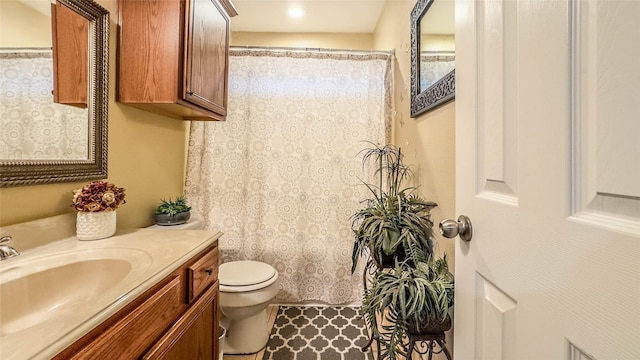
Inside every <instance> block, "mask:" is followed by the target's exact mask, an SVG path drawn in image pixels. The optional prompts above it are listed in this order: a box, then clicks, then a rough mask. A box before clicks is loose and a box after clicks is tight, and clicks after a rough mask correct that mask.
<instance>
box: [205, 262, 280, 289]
mask: <svg viewBox="0 0 640 360" xmlns="http://www.w3.org/2000/svg"><path fill="white" fill-rule="evenodd" d="M218 279H219V281H220V291H221V292H247V291H254V290H259V289H263V288H265V287H267V286H269V285H271V284H273V283H275V282H276V280H277V279H278V272H277V271H276V269H274V268H273V266H271V265H269V264H265V263H263V262H259V261H249V260H244V261H232V262H228V263H224V264H222V265H220V268H219V271H218Z"/></svg>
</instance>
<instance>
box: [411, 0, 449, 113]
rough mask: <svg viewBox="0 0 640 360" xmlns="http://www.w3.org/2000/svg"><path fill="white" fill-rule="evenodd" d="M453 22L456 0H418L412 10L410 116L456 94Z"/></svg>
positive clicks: (422, 111) (441, 102)
mask: <svg viewBox="0 0 640 360" xmlns="http://www.w3.org/2000/svg"><path fill="white" fill-rule="evenodd" d="M454 22H455V19H454V1H453V0H417V2H416V5H415V6H414V8H413V10H412V11H411V117H417V116H418V115H420V114H423V113H425V112H427V111H429V110H431V109H433V108H435V107H437V106H439V105H442V104H444V103H446V102H447V101H450V100H452V99H453V98H454V97H455V90H456V81H455V80H456V72H455V31H454Z"/></svg>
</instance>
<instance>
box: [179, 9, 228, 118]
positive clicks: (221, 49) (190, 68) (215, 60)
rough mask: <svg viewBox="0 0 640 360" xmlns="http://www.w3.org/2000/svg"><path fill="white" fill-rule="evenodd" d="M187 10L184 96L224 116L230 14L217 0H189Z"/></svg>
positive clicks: (191, 101) (225, 111)
mask: <svg viewBox="0 0 640 360" xmlns="http://www.w3.org/2000/svg"><path fill="white" fill-rule="evenodd" d="M187 12H188V13H187V19H188V20H187V21H188V23H187V24H186V26H187V31H186V42H185V43H186V46H185V58H184V59H185V61H184V87H183V91H182V96H183V99H184V100H185V101H187V102H190V103H192V104H195V105H198V106H201V107H203V108H205V109H208V110H210V111H212V112H214V113H216V114H218V115H220V116H221V117H223V118H224V116H226V114H227V110H226V109H227V77H228V72H229V71H228V68H229V67H228V58H229V54H228V51H229V46H228V39H229V16H228V15H227V13H226V12H225V11H224V10H223V8H222V7H221V5H220V4H219V3H218V1H217V0H191V1H189V2H188V8H187Z"/></svg>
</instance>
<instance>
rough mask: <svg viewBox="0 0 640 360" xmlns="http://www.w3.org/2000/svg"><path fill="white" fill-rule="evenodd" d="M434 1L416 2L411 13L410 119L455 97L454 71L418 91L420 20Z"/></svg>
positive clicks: (420, 0)
mask: <svg viewBox="0 0 640 360" xmlns="http://www.w3.org/2000/svg"><path fill="white" fill-rule="evenodd" d="M434 1H436V0H417V2H416V5H415V6H414V7H413V10H412V11H411V117H417V116H418V115H421V114H423V113H425V112H427V111H428V110H431V109H433V108H435V107H437V106H440V105H442V104H444V103H446V102H447V101H450V100H453V98H454V97H455V91H456V71H455V69H454V70H452V71H451V72H450V73H448V74H447V75H445V76H444V77H442V78H441V79H440V80H438V81H437V82H436V83H435V84H433V85H431V86H430V87H429V88H428V89H420V20H422V17H423V16H424V15H425V14H426V13H427V11H429V7H431V4H433V2H434Z"/></svg>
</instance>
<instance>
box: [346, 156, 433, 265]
mask: <svg viewBox="0 0 640 360" xmlns="http://www.w3.org/2000/svg"><path fill="white" fill-rule="evenodd" d="M369 162H374V164H375V165H376V172H375V174H376V175H377V179H378V183H377V184H370V183H366V182H364V181H363V183H364V185H365V186H366V187H367V188H368V189H369V191H370V192H371V195H372V198H370V199H367V200H365V201H364V204H365V207H364V208H362V209H360V210H358V211H357V212H356V213H355V214H354V215H353V216H352V230H353V233H354V238H355V241H354V246H353V253H352V267H351V272H352V273H353V272H354V271H355V269H356V267H357V264H358V259H359V258H360V257H361V256H363V255H364V254H365V253H366V251H367V250H368V252H369V253H370V255H371V256H372V257H373V259H374V260H375V261H376V262H377V264H378V265H379V266H380V267H381V266H382V264H383V263H384V262H385V258H390V259H391V264H393V259H399V260H401V261H404V260H409V261H410V262H412V261H414V260H413V259H418V258H424V257H425V256H426V257H428V256H430V255H432V254H433V240H432V238H433V222H432V221H431V215H430V211H431V209H433V208H434V207H436V206H437V204H436V203H434V202H431V201H426V200H423V199H421V198H420V197H419V196H418V195H417V193H416V192H417V189H416V188H415V187H402V186H403V183H404V182H405V180H407V179H408V177H409V176H410V175H411V169H410V168H409V167H408V166H407V165H405V164H403V162H402V152H401V151H400V149H399V148H396V147H394V146H392V145H385V146H383V147H380V146H376V145H373V146H372V147H371V148H369V149H366V150H365V151H364V156H363V159H362V163H363V166H366V165H367V163H369Z"/></svg>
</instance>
